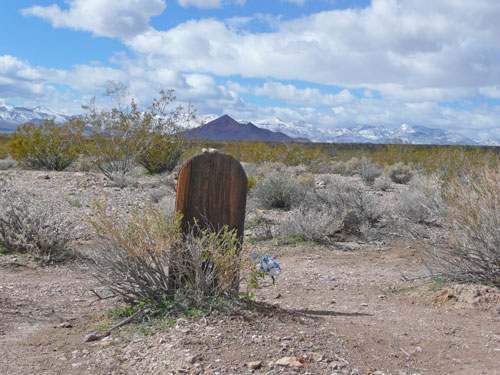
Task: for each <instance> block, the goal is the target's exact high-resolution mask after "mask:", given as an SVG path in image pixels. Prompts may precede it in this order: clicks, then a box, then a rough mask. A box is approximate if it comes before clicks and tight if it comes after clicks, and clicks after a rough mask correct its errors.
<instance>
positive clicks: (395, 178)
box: [384, 163, 413, 184]
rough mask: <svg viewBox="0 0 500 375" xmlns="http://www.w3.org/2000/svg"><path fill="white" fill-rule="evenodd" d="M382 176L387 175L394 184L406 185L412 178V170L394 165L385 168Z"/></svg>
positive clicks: (399, 164)
mask: <svg viewBox="0 0 500 375" xmlns="http://www.w3.org/2000/svg"><path fill="white" fill-rule="evenodd" d="M384 174H385V175H387V176H388V177H389V178H390V179H391V181H392V182H394V183H396V184H407V183H408V182H410V180H411V178H412V177H413V170H412V168H411V167H410V166H409V165H405V164H403V163H396V164H393V165H390V166H387V167H386V169H385V171H384Z"/></svg>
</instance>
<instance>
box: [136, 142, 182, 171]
mask: <svg viewBox="0 0 500 375" xmlns="http://www.w3.org/2000/svg"><path fill="white" fill-rule="evenodd" d="M183 145H184V141H183V139H182V138H181V137H180V136H168V135H164V134H160V133H157V134H153V135H152V139H151V145H150V146H149V147H148V148H147V149H146V150H144V151H143V152H142V153H140V154H139V156H138V158H137V162H138V163H139V164H140V165H142V166H143V167H144V168H146V170H147V171H148V172H149V173H163V172H172V171H173V169H174V168H175V166H176V165H177V164H178V163H179V160H180V158H181V156H182V151H183Z"/></svg>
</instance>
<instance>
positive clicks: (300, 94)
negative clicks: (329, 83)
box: [253, 82, 354, 106]
mask: <svg viewBox="0 0 500 375" xmlns="http://www.w3.org/2000/svg"><path fill="white" fill-rule="evenodd" d="M253 93H254V94H255V95H262V96H267V97H269V98H272V99H278V100H283V101H285V102H287V103H291V104H296V105H311V106H331V105H337V104H341V103H346V102H349V101H352V100H353V99H354V95H352V94H351V93H350V92H349V90H346V89H344V90H342V91H340V92H339V93H338V94H323V93H321V92H320V90H318V89H315V88H309V87H306V88H304V89H299V88H297V87H295V86H294V85H292V84H287V85H285V84H282V83H280V82H266V83H264V84H263V85H262V86H257V87H254V88H253Z"/></svg>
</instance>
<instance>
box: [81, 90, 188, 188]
mask: <svg viewBox="0 0 500 375" xmlns="http://www.w3.org/2000/svg"><path fill="white" fill-rule="evenodd" d="M106 94H107V95H108V96H110V97H112V98H113V99H114V100H115V102H116V107H115V108H113V109H111V110H98V109H97V108H96V106H95V100H92V101H91V102H90V104H89V105H87V106H84V109H86V110H87V114H86V115H85V118H84V120H83V121H82V125H84V127H85V132H86V133H87V134H88V136H86V137H85V138H84V139H83V146H84V147H82V150H83V152H84V156H85V157H86V158H87V160H89V161H90V163H91V164H92V165H93V166H94V167H95V168H96V169H97V170H99V171H100V172H101V173H103V174H104V175H105V176H106V177H108V178H109V179H110V180H114V179H116V178H117V177H120V178H122V177H123V176H125V175H128V174H129V173H130V171H131V170H132V169H133V168H134V167H135V166H136V165H137V164H140V165H142V166H143V167H144V168H146V170H147V171H148V172H149V173H154V174H156V173H163V172H169V171H171V170H173V169H174V167H175V166H176V165H177V163H178V161H179V159H180V156H181V154H182V152H183V150H184V138H183V137H182V134H181V132H180V127H179V125H178V124H179V123H180V122H184V123H186V122H189V121H192V120H193V119H194V117H195V111H194V110H193V109H192V108H191V107H188V108H187V109H186V110H184V108H182V107H180V106H178V107H176V108H173V109H170V105H171V104H172V103H173V102H174V101H175V100H176V97H175V96H174V91H173V90H168V91H163V90H162V91H160V97H159V98H158V99H155V100H154V101H153V104H152V105H151V106H150V107H149V109H148V110H147V111H142V110H140V109H139V107H138V105H137V103H136V102H135V101H134V100H133V99H129V97H128V93H127V87H126V86H124V85H123V84H120V83H112V87H111V88H110V89H108V90H107V91H106Z"/></svg>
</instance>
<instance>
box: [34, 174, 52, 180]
mask: <svg viewBox="0 0 500 375" xmlns="http://www.w3.org/2000/svg"><path fill="white" fill-rule="evenodd" d="M37 179H38V180H50V176H49V175H48V174H41V175H39V176H38V177H37Z"/></svg>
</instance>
